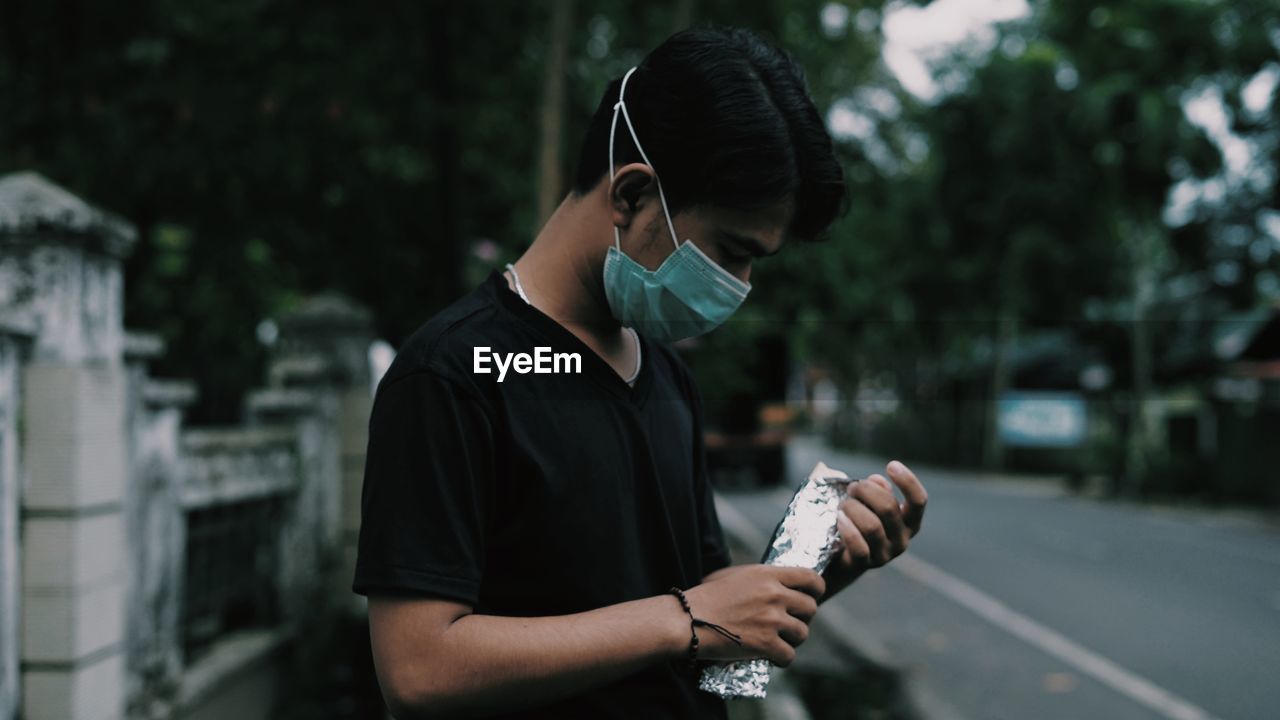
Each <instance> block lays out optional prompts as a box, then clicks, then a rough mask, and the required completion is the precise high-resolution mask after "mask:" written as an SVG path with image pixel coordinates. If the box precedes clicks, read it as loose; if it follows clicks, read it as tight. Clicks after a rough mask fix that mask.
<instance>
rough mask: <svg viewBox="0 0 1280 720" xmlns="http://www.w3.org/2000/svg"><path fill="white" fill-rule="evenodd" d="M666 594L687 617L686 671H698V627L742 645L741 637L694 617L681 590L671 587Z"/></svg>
mask: <svg viewBox="0 0 1280 720" xmlns="http://www.w3.org/2000/svg"><path fill="white" fill-rule="evenodd" d="M667 592H668V593H670V594H672V595H675V596H676V599H677V600H679V601H680V607H682V608H684V612H685V614H686V615H688V616H689V652H688V659H687V663H688V669H689V672H690V673H696V672H697V671H698V628H699V627H705V628H710V629H712V630H715V631H716V632H718V633H720V634H721V635H723V636H725V637H726V638H729V639H730V640H731V641H733V642H734V644H736V645H739V646H741V645H742V637H741V636H739V635H737V634H736V633H733V632H731V631H729V630H727V629H726V628H723V627H721V626H719V625H716V624H715V623H713V622H707V621H706V620H703V619H701V618H696V617H694V616H693V609H692V608H690V607H689V599H688V598H686V597H685V596H684V591H683V590H681V589H680V588H678V587H673V588H671V589H670V590H668V591H667Z"/></svg>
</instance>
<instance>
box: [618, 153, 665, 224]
mask: <svg viewBox="0 0 1280 720" xmlns="http://www.w3.org/2000/svg"><path fill="white" fill-rule="evenodd" d="M657 187H658V185H657V178H656V176H655V175H654V174H653V168H651V167H649V166H648V165H645V164H644V163H631V164H630V165H624V166H623V167H622V168H620V169H619V170H618V172H617V174H616V175H614V177H613V181H612V182H611V183H610V184H609V209H610V211H611V213H612V215H613V224H614V226H616V227H620V228H624V227H628V226H629V225H631V220H632V219H633V218H634V217H635V215H636V212H638V211H639V210H640V208H643V207H644V206H645V204H646V203H648V202H649V201H650V200H651V199H652V198H653V197H654V196H656V195H657Z"/></svg>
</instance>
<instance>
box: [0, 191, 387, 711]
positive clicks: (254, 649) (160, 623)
mask: <svg viewBox="0 0 1280 720" xmlns="http://www.w3.org/2000/svg"><path fill="white" fill-rule="evenodd" d="M133 240H134V232H133V229H132V228H131V227H130V226H128V225H127V224H126V223H123V222H121V221H120V220H118V219H116V218H114V217H112V216H110V215H108V214H106V213H103V212H101V211H99V210H97V209H95V208H93V207H91V206H89V205H87V204H86V203H84V202H83V201H81V200H79V199H78V198H76V197H74V196H73V195H71V194H70V193H68V192H66V191H65V190H63V189H62V188H59V187H57V186H56V185H54V184H53V183H51V182H49V181H48V180H45V179H44V178H41V177H39V176H38V175H34V174H30V173H20V174H15V175H10V176H5V177H3V178H0V561H2V562H0V720H12V719H13V718H17V717H22V718H23V719H24V720H40V719H42V718H57V720H80V719H85V720H90V719H92V720H99V719H102V720H108V719H110V720H116V719H120V718H126V717H127V718H130V719H131V720H132V719H137V720H159V719H161V718H164V719H169V718H174V719H177V718H205V717H229V716H230V715H228V714H227V713H228V712H231V710H230V709H231V708H237V707H238V708H241V710H237V711H235V712H234V716H235V717H237V718H239V719H240V720H253V719H254V718H256V717H262V718H266V717H270V713H271V710H272V708H271V707H270V704H271V703H270V699H271V697H273V696H274V694H275V692H276V687H275V685H276V680H275V679H276V678H277V677H278V676H280V675H281V674H282V673H285V672H287V671H288V668H287V667H286V666H285V665H284V664H283V663H284V662H285V660H284V658H287V657H296V656H298V653H297V652H290V653H282V652H281V650H282V648H285V647H289V646H291V645H292V646H295V648H303V647H305V645H306V641H307V638H308V636H309V635H310V634H312V633H310V632H309V629H311V628H315V627H316V626H317V624H320V625H323V624H324V623H326V622H327V621H326V617H328V616H329V615H330V613H333V612H338V611H340V610H341V609H342V608H343V607H354V606H353V605H351V604H350V603H349V600H350V598H351V597H352V595H351V594H350V592H349V589H348V588H349V582H350V568H349V565H348V563H349V560H350V556H351V555H352V548H353V546H354V539H355V534H354V529H355V525H354V524H353V523H354V522H355V521H353V520H352V518H353V517H354V518H357V519H358V502H359V483H360V475H359V470H361V469H362V468H363V458H364V431H365V430H364V428H365V426H366V424H367V422H368V412H369V407H370V403H371V398H370V386H369V371H368V364H367V349H368V347H369V342H370V340H371V339H372V338H371V335H370V329H369V328H370V323H369V317H368V313H367V312H366V311H365V310H363V309H362V308H360V307H359V306H357V305H354V304H352V303H350V302H348V301H346V300H344V299H342V298H341V297H337V296H322V297H320V298H316V299H313V300H311V301H308V302H306V303H303V304H302V305H301V306H300V307H298V308H297V309H296V311H295V312H293V313H290V314H288V315H286V316H285V317H282V318H280V319H279V324H280V327H281V333H280V339H279V342H278V343H277V344H276V346H275V347H274V348H273V352H272V361H271V366H270V372H269V373H268V377H267V387H265V388H264V389H262V390H260V391H257V392H255V393H252V394H251V395H250V397H249V398H248V399H247V401H246V407H245V419H246V423H245V425H243V426H238V427H230V428H204V429H194V430H193V429H188V428H185V427H184V425H183V411H184V408H185V407H186V406H188V405H189V404H190V403H191V402H192V401H193V400H194V398H195V395H196V389H195V388H194V387H193V386H192V385H191V384H190V383H187V382H183V381H174V380H163V381H162V380H157V379H155V378H152V377H150V375H149V373H148V371H147V363H148V361H150V360H151V359H153V358H155V357H158V356H159V355H160V354H162V353H163V350H164V349H163V343H161V342H160V340H159V339H158V338H155V337H152V336H148V335H144V334H139V333H129V332H126V331H125V330H124V328H123V326H122V324H121V319H122V292H123V288H122V284H121V260H122V257H123V256H124V254H125V253H126V252H127V251H128V248H129V246H130V245H131V244H132V242H133ZM357 466H358V467H357ZM261 498H274V499H275V502H278V503H279V504H280V507H282V509H283V514H282V517H281V520H280V522H279V524H278V527H276V526H275V525H273V526H272V527H271V530H272V531H278V533H279V536H278V540H277V541H276V542H275V545H274V546H273V549H272V553H273V554H274V555H275V556H276V558H277V562H276V566H277V567H278V568H279V572H278V573H277V577H275V578H273V583H274V586H273V587H272V588H270V589H269V592H270V593H273V594H274V597H275V598H276V600H277V604H278V606H279V607H280V608H281V609H282V610H281V614H282V617H281V619H280V622H279V623H277V624H276V625H274V626H271V627H249V628H245V629H240V630H236V631H234V632H228V633H226V634H225V635H223V636H218V637H217V638H215V639H214V640H213V641H212V642H213V645H212V647H211V648H207V649H206V650H205V651H204V652H203V653H202V654H201V655H200V656H199V657H198V658H186V657H184V654H183V625H182V624H183V608H184V603H185V602H187V601H188V600H191V599H192V598H190V597H188V588H185V587H184V583H185V577H186V568H185V562H186V551H187V544H188V542H187V540H188V538H187V523H188V521H189V517H190V515H189V513H191V512H192V511H195V510H199V509H202V508H210V507H214V506H218V505H221V504H225V503H235V502H249V501H253V500H256V499H261ZM353 498H354V502H355V503H356V508H355V510H354V511H353V509H352V508H351V507H349V503H351V502H352V501H353ZM266 537H268V538H270V537H271V536H270V535H267V536H266ZM268 541H270V540H268ZM19 618H21V620H20V621H19ZM246 703H247V704H246ZM255 705H256V706H257V707H256V714H255V713H254V712H250V709H253V708H254V706H255Z"/></svg>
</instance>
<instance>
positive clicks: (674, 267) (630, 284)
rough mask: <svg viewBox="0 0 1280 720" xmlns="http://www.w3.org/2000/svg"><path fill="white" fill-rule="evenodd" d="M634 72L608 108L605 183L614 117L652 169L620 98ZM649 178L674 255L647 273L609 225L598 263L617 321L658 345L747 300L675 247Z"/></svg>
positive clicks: (693, 253) (741, 290)
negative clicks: (610, 237)
mask: <svg viewBox="0 0 1280 720" xmlns="http://www.w3.org/2000/svg"><path fill="white" fill-rule="evenodd" d="M635 71H636V69H635V68H631V69H630V70H628V71H627V74H626V75H625V76H624V77H623V78H622V87H621V88H620V89H619V90H618V102H617V104H616V105H614V106H613V122H612V123H611V124H610V125H609V179H610V180H612V179H613V177H614V165H613V138H614V131H615V130H616V129H617V126H618V115H619V113H621V115H622V119H623V120H625V121H626V123H627V129H628V130H629V131H630V132H631V139H632V140H633V141H635V144H636V150H638V151H639V152H640V157H641V159H643V160H644V162H645V164H646V165H648V166H649V167H653V163H651V162H649V157H648V156H647V155H645V153H644V149H643V148H641V147H640V138H639V137H637V136H636V129H635V127H634V126H633V125H632V124H631V116H630V114H628V113H627V106H626V104H625V103H624V102H623V99H622V98H623V96H624V95H625V94H626V92H627V80H629V79H630V78H631V73H633V72H635ZM653 177H654V181H655V182H656V183H657V186H658V198H659V200H661V201H662V214H663V215H664V216H665V217H666V219H667V229H669V230H670V231H671V241H672V242H673V243H675V252H673V253H671V254H670V255H669V256H667V259H666V260H664V261H663V262H662V265H660V266H659V267H658V269H657V270H649V269H647V268H646V267H644V266H643V265H641V264H640V263H638V262H636V261H635V260H632V259H631V258H629V257H627V256H626V255H625V254H623V252H622V234H621V233H620V232H619V230H618V228H617V226H614V228H613V247H611V248H609V253H608V255H606V256H605V259H604V294H605V297H606V298H608V300H609V309H610V310H612V311H613V316H614V317H615V318H617V319H618V322H621V323H622V324H623V325H625V326H627V327H632V328H635V329H636V330H639V331H640V332H641V333H643V334H644V335H646V336H647V337H650V338H653V339H655V340H658V341H660V342H674V341H676V340H681V339H684V338H690V337H695V336H697V335H701V334H703V333H705V332H708V331H710V330H712V329H714V328H715V327H717V326H719V325H720V324H722V323H723V322H724V321H725V320H728V319H729V316H730V315H732V314H733V312H734V311H735V310H737V309H738V306H739V305H741V304H742V301H743V300H746V299H747V293H748V292H749V291H750V290H751V285H750V284H749V283H745V282H743V281H741V280H739V279H738V278H736V277H734V276H733V275H730V274H729V273H728V272H727V271H726V270H725V269H724V268H722V267H720V266H719V265H717V264H716V263H715V261H713V260H712V259H711V258H709V257H707V256H706V255H705V254H704V253H703V252H702V251H701V250H699V249H698V247H697V246H696V245H694V244H693V243H692V242H691V241H689V240H685V242H684V244H683V245H681V244H680V240H679V239H678V238H677V236H676V227H675V224H674V223H672V222H671V213H670V212H668V211H667V198H666V195H664V194H663V192H662V181H661V180H658V176H657V172H656V171H655V173H654V176H653Z"/></svg>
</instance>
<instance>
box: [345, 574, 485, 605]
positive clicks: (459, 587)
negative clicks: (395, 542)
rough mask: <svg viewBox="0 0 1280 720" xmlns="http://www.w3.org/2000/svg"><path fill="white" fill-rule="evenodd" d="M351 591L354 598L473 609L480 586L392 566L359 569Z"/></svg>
mask: <svg viewBox="0 0 1280 720" xmlns="http://www.w3.org/2000/svg"><path fill="white" fill-rule="evenodd" d="M351 590H352V591H353V592H355V593H356V594H357V595H365V596H373V595H382V594H386V595H424V596H427V595H429V596H435V597H442V598H445V599H448V600H456V601H458V602H461V603H466V604H467V605H470V606H472V607H475V605H476V601H477V600H478V599H479V596H480V583H478V582H476V581H472V580H466V579H463V578H457V577H449V576H447V575H439V574H436V573H432V572H427V571H423V570H414V569H410V568H404V567H397V566H394V565H375V566H365V565H361V566H358V567H357V568H356V573H355V582H353V583H352V585H351Z"/></svg>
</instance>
